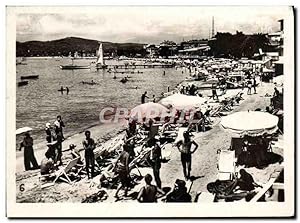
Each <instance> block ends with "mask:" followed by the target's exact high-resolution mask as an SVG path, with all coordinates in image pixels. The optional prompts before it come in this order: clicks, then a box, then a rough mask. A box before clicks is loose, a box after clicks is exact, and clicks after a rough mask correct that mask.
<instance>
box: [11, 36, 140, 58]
mask: <svg viewBox="0 0 300 223" xmlns="http://www.w3.org/2000/svg"><path fill="white" fill-rule="evenodd" d="M102 43H103V50H104V53H105V54H106V55H111V54H112V53H114V54H115V55H119V56H120V55H125V56H130V55H135V54H142V55H144V54H145V50H144V48H143V46H144V45H145V44H139V43H111V42H102ZM98 47H99V41H97V40H90V39H83V38H78V37H67V38H63V39H58V40H52V41H27V42H16V55H17V57H24V56H59V55H63V56H68V55H69V53H70V52H72V54H73V53H74V52H76V51H77V52H78V53H85V54H95V53H96V50H97V49H98Z"/></svg>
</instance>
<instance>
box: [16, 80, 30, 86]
mask: <svg viewBox="0 0 300 223" xmlns="http://www.w3.org/2000/svg"><path fill="white" fill-rule="evenodd" d="M27 84H28V81H19V82H18V87H21V86H25V85H27Z"/></svg>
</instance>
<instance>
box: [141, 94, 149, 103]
mask: <svg viewBox="0 0 300 223" xmlns="http://www.w3.org/2000/svg"><path fill="white" fill-rule="evenodd" d="M146 98H149V97H148V96H147V91H145V93H144V94H142V97H141V103H142V104H145V99H146Z"/></svg>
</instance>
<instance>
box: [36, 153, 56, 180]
mask: <svg viewBox="0 0 300 223" xmlns="http://www.w3.org/2000/svg"><path fill="white" fill-rule="evenodd" d="M40 167H41V175H48V174H51V173H53V172H54V170H55V164H54V161H53V159H52V158H51V154H50V152H49V151H47V152H46V153H45V158H44V159H43V160H42V162H41V166H40Z"/></svg>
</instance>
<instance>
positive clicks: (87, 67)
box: [60, 64, 91, 70]
mask: <svg viewBox="0 0 300 223" xmlns="http://www.w3.org/2000/svg"><path fill="white" fill-rule="evenodd" d="M60 69H62V70H76V69H91V66H81V65H72V64H70V65H60Z"/></svg>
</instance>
